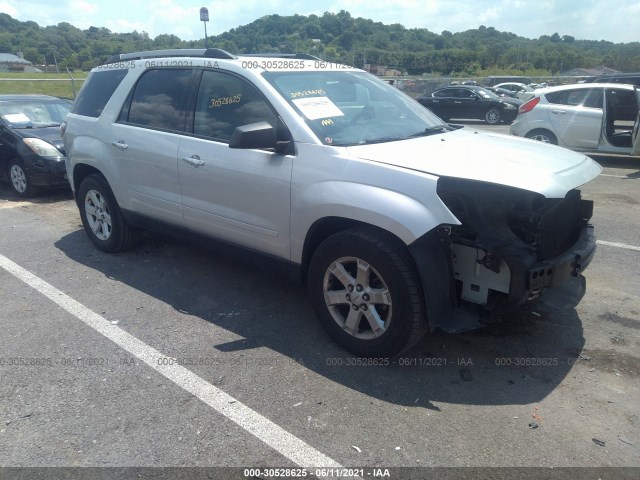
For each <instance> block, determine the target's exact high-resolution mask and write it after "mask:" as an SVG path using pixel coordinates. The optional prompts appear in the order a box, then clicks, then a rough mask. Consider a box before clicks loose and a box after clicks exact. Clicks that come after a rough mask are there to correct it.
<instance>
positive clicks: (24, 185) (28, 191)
mask: <svg viewBox="0 0 640 480" xmlns="http://www.w3.org/2000/svg"><path fill="white" fill-rule="evenodd" d="M7 177H8V178H9V182H10V183H11V188H13V191H14V193H15V194H16V195H18V196H19V197H22V198H27V197H30V196H32V195H33V194H34V191H35V189H34V187H33V185H32V184H31V178H30V177H29V174H28V173H27V172H26V170H25V169H24V165H23V163H22V161H21V160H19V159H16V158H14V159H13V160H11V161H10V162H9V167H8V168H7Z"/></svg>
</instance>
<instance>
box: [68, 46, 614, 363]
mask: <svg viewBox="0 0 640 480" xmlns="http://www.w3.org/2000/svg"><path fill="white" fill-rule="evenodd" d="M63 132H64V133H63V138H64V144H65V148H66V152H67V173H68V177H69V179H70V182H71V185H72V188H73V190H74V192H75V198H76V200H77V204H78V207H79V209H80V215H81V217H82V222H83V224H84V227H85V230H86V232H87V234H88V236H89V238H90V239H91V241H92V242H93V243H94V244H95V245H96V247H98V248H99V249H100V250H102V251H105V252H117V251H121V250H123V249H126V248H128V247H129V246H131V245H132V243H133V240H134V238H135V232H136V230H137V229H138V228H141V227H144V228H160V229H162V231H163V232H167V231H170V232H174V233H176V234H182V235H183V236H184V234H186V235H187V237H189V238H193V239H196V238H197V239H206V240H207V241H208V242H209V243H210V244H211V245H212V246H215V247H219V248H223V249H224V250H225V251H226V252H231V253H233V254H235V255H242V258H257V259H259V261H261V262H262V264H263V265H268V266H269V267H270V268H273V269H278V270H284V271H286V272H288V273H289V274H290V275H291V276H292V277H294V278H296V279H298V280H300V281H302V282H303V283H305V284H306V286H307V287H308V290H309V295H310V298H311V302H312V304H313V307H314V309H315V311H316V314H317V316H318V318H319V319H320V321H321V323H322V325H323V326H324V328H325V329H326V331H327V332H328V333H329V335H331V337H332V338H333V339H334V340H335V341H336V342H337V343H339V344H340V345H342V346H343V347H344V348H345V349H347V350H349V351H351V352H353V353H355V354H357V355H361V356H382V357H387V356H393V355H396V354H398V353H400V352H402V351H404V350H405V349H407V348H408V347H410V346H411V345H413V344H415V343H416V342H417V341H418V340H419V339H420V337H421V336H422V335H423V334H424V333H425V332H427V331H428V330H430V329H431V330H433V329H442V330H444V331H450V332H452V331H462V330H467V329H472V328H477V327H479V326H481V325H483V324H486V323H488V322H492V321H495V320H497V319H500V318H502V317H503V316H505V315H506V314H508V313H511V312H514V311H517V310H520V309H523V308H527V307H531V306H534V305H535V307H536V308H538V309H547V310H551V309H558V308H572V307H574V306H575V305H577V303H578V302H579V301H580V299H581V298H582V296H583V295H584V292H585V281H584V277H582V276H581V272H582V271H583V270H584V269H585V268H586V266H587V265H588V264H589V262H590V261H591V258H592V256H593V254H594V251H595V237H594V235H593V227H592V226H591V225H589V223H588V221H589V219H590V217H591V213H592V204H591V202H590V201H587V200H583V199H581V196H580V192H579V191H578V190H576V187H578V186H580V185H582V184H584V183H585V182H588V181H590V180H591V179H593V178H594V177H596V176H597V175H598V174H599V172H600V171H601V168H600V167H599V165H598V164H597V163H595V162H593V161H592V160H590V159H589V158H587V157H585V156H584V155H581V154H578V153H574V152H571V151H569V150H565V149H562V148H559V147H554V146H550V145H543V144H541V143H538V142H534V141H531V140H526V139H517V138H511V137H508V136H501V135H491V134H483V133H479V132H477V131H474V130H473V129H467V128H460V127H459V126H452V125H447V124H445V123H444V122H443V121H442V120H441V119H439V118H438V117H436V116H435V115H433V114H432V113H430V112H429V111H428V110H427V109H425V108H424V107H422V106H421V105H420V104H418V103H417V102H416V101H414V100H413V99H411V98H410V97H408V96H406V95H405V94H403V93H402V92H400V91H399V90H397V89H396V88H394V87H393V86H390V85H388V84H386V83H385V82H383V81H381V80H379V79H377V78H376V77H374V76H372V75H370V74H368V73H365V72H363V71H361V70H358V69H355V68H351V67H347V66H344V65H339V64H332V63H327V62H324V61H321V60H319V59H314V58H309V57H308V56H304V55H295V56H282V57H278V58H276V57H265V56H234V55H231V54H229V53H227V52H224V51H222V50H217V49H208V50H186V51H185V50H178V51H155V52H140V53H134V54H127V55H120V56H117V57H116V58H113V59H111V60H110V61H109V62H107V63H106V64H104V65H101V66H100V67H97V68H95V69H94V70H92V72H91V74H90V75H89V78H88V79H87V81H86V82H85V84H84V86H83V88H82V90H81V92H80V93H79V96H78V98H77V100H76V101H75V103H74V106H73V109H72V111H71V113H70V114H69V115H68V116H67V121H66V125H64V128H63ZM247 253H250V255H247Z"/></svg>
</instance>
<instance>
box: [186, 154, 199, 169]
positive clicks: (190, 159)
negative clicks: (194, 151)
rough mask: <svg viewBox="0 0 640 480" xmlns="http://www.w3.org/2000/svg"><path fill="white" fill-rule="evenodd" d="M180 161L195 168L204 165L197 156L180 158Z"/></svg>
mask: <svg viewBox="0 0 640 480" xmlns="http://www.w3.org/2000/svg"><path fill="white" fill-rule="evenodd" d="M182 161H183V162H185V163H188V164H189V165H192V166H194V167H196V168H198V167H201V166H203V165H204V160H200V157H199V156H198V155H192V156H190V157H182Z"/></svg>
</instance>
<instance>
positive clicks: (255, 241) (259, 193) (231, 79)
mask: <svg viewBox="0 0 640 480" xmlns="http://www.w3.org/2000/svg"><path fill="white" fill-rule="evenodd" d="M260 121H266V122H268V123H270V124H271V125H273V126H274V127H275V126H277V124H278V117H277V116H276V115H275V113H274V111H273V110H272V108H271V107H270V105H269V103H268V102H267V101H266V99H264V97H263V96H262V95H261V94H260V93H259V91H258V90H257V89H256V88H255V87H254V86H253V85H251V84H250V83H249V82H248V81H247V80H245V79H243V78H241V77H239V76H237V75H234V74H230V73H224V72H220V71H208V70H205V71H204V72H203V73H202V80H201V82H200V87H199V90H198V96H197V100H196V107H195V115H194V120H193V127H192V131H193V135H192V136H185V137H184V138H183V139H182V141H181V143H180V147H179V150H178V173H179V177H180V186H181V189H182V206H183V215H184V221H185V225H186V226H187V227H188V228H191V229H193V230H195V231H198V232H201V233H204V234H207V235H211V236H214V237H216V238H219V239H223V240H227V241H229V242H232V243H234V244H238V245H242V246H245V247H249V248H252V249H255V250H258V251H260V252H263V253H268V254H271V255H274V256H276V257H279V258H285V259H289V258H290V252H289V217H290V210H291V205H290V201H291V192H290V190H291V170H292V165H293V159H294V158H293V156H291V155H283V154H279V153H275V152H271V151H266V150H244V149H242V150H240V149H231V148H229V140H230V138H231V134H232V133H233V131H234V129H235V128H236V127H238V126H241V125H246V124H251V123H256V122H260Z"/></svg>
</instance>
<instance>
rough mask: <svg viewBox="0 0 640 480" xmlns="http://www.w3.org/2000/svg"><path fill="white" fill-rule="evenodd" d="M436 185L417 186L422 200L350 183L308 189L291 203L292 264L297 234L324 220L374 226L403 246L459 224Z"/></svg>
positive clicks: (299, 244) (300, 239) (298, 248)
mask: <svg viewBox="0 0 640 480" xmlns="http://www.w3.org/2000/svg"><path fill="white" fill-rule="evenodd" d="M418 176H422V175H420V174H418ZM432 178H433V177H432ZM411 183H413V182H412V181H410V180H409V179H408V180H407V181H406V183H405V185H404V186H405V187H411V185H410V184H411ZM436 183H437V179H433V181H431V182H420V184H419V186H418V188H419V190H420V191H419V192H417V193H419V194H420V197H421V198H413V197H412V196H409V195H406V194H403V193H399V192H397V191H393V190H390V189H388V188H383V187H380V186H374V185H366V184H358V183H353V182H349V181H325V182H321V183H317V184H314V185H311V186H309V188H307V189H305V190H304V191H303V192H301V193H300V194H299V195H298V196H297V198H296V199H295V202H293V205H294V210H295V211H294V212H293V213H294V214H293V215H292V219H293V221H292V233H293V235H292V242H291V259H292V261H293V262H297V263H300V262H301V261H302V254H303V248H304V240H305V235H302V234H299V232H300V233H302V232H305V233H306V232H309V231H310V229H311V226H312V225H313V224H314V223H315V222H317V221H319V220H321V219H323V218H327V217H333V218H343V219H347V220H354V221H357V222H360V223H363V224H368V225H373V226H376V227H378V228H381V229H383V230H386V231H388V232H390V233H392V234H394V235H395V236H396V237H398V238H400V239H401V240H402V241H403V242H404V243H405V244H406V245H409V244H411V243H413V242H414V241H415V240H416V239H418V238H420V237H421V236H423V235H424V234H425V233H427V232H429V231H431V230H433V229H434V228H435V227H437V226H438V225H441V224H443V223H449V224H456V225H457V224H459V223H460V222H459V221H458V220H457V219H456V218H455V217H454V216H453V214H452V213H451V212H450V211H449V210H448V209H447V207H446V206H445V205H444V204H443V203H442V202H441V200H440V199H439V197H438V196H437V194H436V190H435V187H436Z"/></svg>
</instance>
